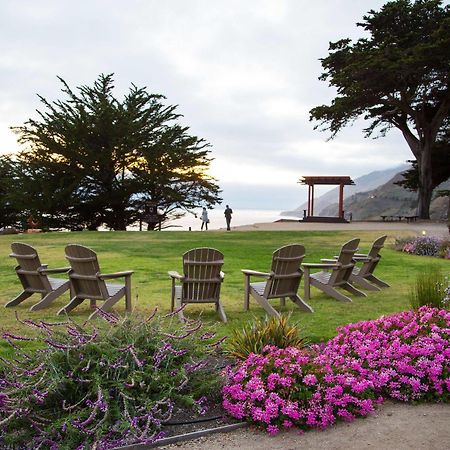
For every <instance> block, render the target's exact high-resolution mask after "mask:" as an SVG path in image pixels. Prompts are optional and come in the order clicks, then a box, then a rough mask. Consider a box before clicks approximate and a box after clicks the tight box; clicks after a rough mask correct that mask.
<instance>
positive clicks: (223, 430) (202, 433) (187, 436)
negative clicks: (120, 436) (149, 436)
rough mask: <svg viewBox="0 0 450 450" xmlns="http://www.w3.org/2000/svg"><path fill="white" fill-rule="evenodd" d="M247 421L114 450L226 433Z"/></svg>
mask: <svg viewBox="0 0 450 450" xmlns="http://www.w3.org/2000/svg"><path fill="white" fill-rule="evenodd" d="M247 426H248V423H246V422H239V423H232V424H230V425H223V426H221V427H216V428H208V429H206V430H199V431H193V432H192V433H185V434H179V435H177V436H170V437H166V438H162V439H159V440H158V441H157V442H155V443H153V444H132V445H125V446H123V447H116V448H115V449H114V450H147V449H149V448H155V447H162V446H163V445H169V444H175V443H177V442H182V441H189V440H191V439H197V438H200V437H203V436H208V435H210V434H214V433H226V432H227V431H233V430H237V429H238V428H244V427H247Z"/></svg>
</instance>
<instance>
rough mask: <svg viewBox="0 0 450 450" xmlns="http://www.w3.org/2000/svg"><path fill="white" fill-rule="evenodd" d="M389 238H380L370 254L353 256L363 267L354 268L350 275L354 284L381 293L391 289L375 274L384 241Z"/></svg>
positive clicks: (373, 245)
mask: <svg viewBox="0 0 450 450" xmlns="http://www.w3.org/2000/svg"><path fill="white" fill-rule="evenodd" d="M386 238H387V236H380V237H379V238H378V239H376V240H375V242H374V243H373V244H372V248H371V249H370V251H369V253H368V254H367V255H366V254H362V253H355V255H354V256H353V259H354V261H356V263H358V262H361V263H362V266H361V267H356V266H355V267H354V268H353V271H352V273H351V274H350V281H351V282H352V283H354V284H358V285H359V286H361V287H362V288H363V289H367V290H369V291H381V289H380V288H387V287H390V286H389V284H387V283H386V282H384V281H382V280H380V279H379V278H377V277H376V276H375V275H374V274H373V272H374V270H375V268H376V267H377V265H378V263H379V262H380V259H381V255H380V250H381V249H382V248H383V244H384V241H385V240H386Z"/></svg>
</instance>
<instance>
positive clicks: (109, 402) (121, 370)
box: [0, 313, 220, 449]
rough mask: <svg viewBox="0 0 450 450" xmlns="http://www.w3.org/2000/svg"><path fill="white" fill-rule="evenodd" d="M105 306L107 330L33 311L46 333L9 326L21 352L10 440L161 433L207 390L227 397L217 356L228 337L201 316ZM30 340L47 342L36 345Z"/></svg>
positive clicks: (0, 371)
mask: <svg viewBox="0 0 450 450" xmlns="http://www.w3.org/2000/svg"><path fill="white" fill-rule="evenodd" d="M102 314H103V315H104V317H105V318H106V319H107V320H108V321H109V322H110V323H111V325H110V326H108V327H107V329H106V330H103V331H101V330H97V329H96V328H95V327H94V328H92V329H87V328H83V327H80V326H78V325H77V324H75V323H73V322H67V323H65V324H59V325H58V324H56V325H55V324H50V323H45V322H33V321H24V322H22V323H25V324H27V325H30V326H32V327H34V328H36V329H37V330H38V331H39V332H40V334H41V336H40V337H39V338H29V337H20V336H16V335H12V334H10V333H4V335H3V338H4V339H5V340H6V341H7V342H9V343H10V344H11V345H12V346H13V347H14V348H15V350H16V356H15V358H14V359H11V360H6V359H3V360H1V361H0V447H1V448H6V447H8V446H10V447H11V448H21V449H26V448H30V449H31V448H33V449H34V448H51V449H57V448H71V449H84V448H86V449H87V448H96V449H109V448H113V447H118V446H121V445H126V444H132V443H152V442H154V441H155V440H157V439H158V438H160V437H162V436H163V435H164V433H163V432H161V431H160V430H161V426H162V424H163V423H164V421H167V420H168V419H170V417H171V415H172V413H173V412H175V411H176V410H177V408H178V407H180V406H184V407H190V408H191V410H192V413H194V412H195V411H197V412H199V413H200V412H201V411H202V410H203V411H204V409H205V407H206V404H205V396H210V395H216V397H217V392H218V391H220V377H219V375H215V374H216V373H217V372H218V370H217V369H216V368H215V367H211V366H210V365H209V359H208V358H209V357H210V356H211V354H212V353H213V352H214V351H215V348H216V346H217V345H218V344H219V343H220V341H217V342H214V341H213V340H212V338H213V336H214V334H213V333H211V332H205V331H203V330H202V324H201V323H195V324H192V323H190V324H186V325H185V326H183V327H181V328H180V326H179V325H177V326H176V327H174V326H173V325H172V324H171V318H170V317H169V318H160V317H156V316H155V315H153V316H152V317H150V318H149V319H147V320H142V319H139V320H136V319H134V318H127V319H117V318H116V317H114V316H113V315H111V314H109V313H102ZM61 326H62V327H63V328H62V329H61ZM169 330H172V332H171V331H169ZM24 340H36V341H37V342H38V343H41V344H44V345H43V346H42V347H43V348H42V349H40V350H38V351H35V352H32V353H29V354H26V353H24V352H23V351H22V350H21V346H20V342H21V341H24Z"/></svg>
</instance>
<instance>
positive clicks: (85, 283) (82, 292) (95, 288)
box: [66, 244, 108, 300]
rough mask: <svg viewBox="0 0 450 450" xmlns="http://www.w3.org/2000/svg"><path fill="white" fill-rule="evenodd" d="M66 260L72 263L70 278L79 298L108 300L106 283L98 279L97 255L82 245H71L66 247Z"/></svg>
mask: <svg viewBox="0 0 450 450" xmlns="http://www.w3.org/2000/svg"><path fill="white" fill-rule="evenodd" d="M66 258H67V260H68V261H69V263H70V267H71V270H70V272H69V277H70V280H71V282H72V287H73V290H74V291H75V294H76V295H77V297H79V298H88V299H105V300H106V298H107V297H108V290H107V289H106V284H105V282H104V281H103V280H100V279H98V277H97V274H98V273H100V267H99V264H98V260H97V255H96V253H95V252H94V251H93V250H91V249H90V248H87V247H84V246H82V245H77V244H70V245H68V246H67V247H66Z"/></svg>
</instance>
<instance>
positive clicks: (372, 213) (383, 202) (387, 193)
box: [320, 173, 450, 220]
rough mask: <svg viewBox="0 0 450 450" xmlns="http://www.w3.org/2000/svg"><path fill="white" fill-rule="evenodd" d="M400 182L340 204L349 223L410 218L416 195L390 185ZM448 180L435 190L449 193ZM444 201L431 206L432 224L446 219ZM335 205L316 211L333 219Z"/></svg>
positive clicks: (335, 211) (398, 178)
mask: <svg viewBox="0 0 450 450" xmlns="http://www.w3.org/2000/svg"><path fill="white" fill-rule="evenodd" d="M401 179H402V175H401V174H400V173H398V174H396V175H395V176H394V177H393V178H392V179H390V180H389V181H388V182H387V183H384V184H383V185H381V186H379V187H377V188H376V189H373V190H371V191H368V192H359V193H357V194H354V195H352V196H350V197H348V198H347V199H345V200H344V211H346V214H348V213H350V212H351V213H352V217H353V220H379V219H380V217H381V216H382V215H384V216H414V215H416V208H417V193H415V192H410V191H407V190H406V189H403V188H402V187H400V186H397V185H396V184H394V182H396V181H399V180H401ZM449 188H450V180H449V181H446V182H445V183H442V184H441V185H440V186H439V187H438V188H437V190H438V189H449ZM447 205H448V199H447V198H443V197H439V198H435V199H434V200H433V201H432V203H431V209H430V215H431V218H432V219H434V220H445V219H446V217H447ZM337 209H338V205H337V203H335V204H333V205H329V206H328V207H326V208H324V209H323V210H322V211H320V215H323V216H335V215H337Z"/></svg>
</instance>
